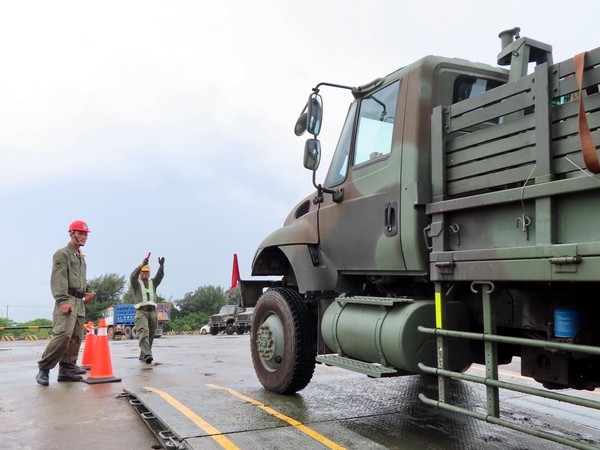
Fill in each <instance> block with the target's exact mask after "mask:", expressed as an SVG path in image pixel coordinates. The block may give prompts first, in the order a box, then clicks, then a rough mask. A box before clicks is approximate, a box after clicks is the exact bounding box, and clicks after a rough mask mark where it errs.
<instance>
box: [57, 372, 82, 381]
mask: <svg viewBox="0 0 600 450" xmlns="http://www.w3.org/2000/svg"><path fill="white" fill-rule="evenodd" d="M81 380H83V377H82V376H81V375H77V374H75V373H73V372H62V373H60V372H59V373H58V379H57V381H81Z"/></svg>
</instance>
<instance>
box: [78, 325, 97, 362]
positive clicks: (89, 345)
mask: <svg viewBox="0 0 600 450" xmlns="http://www.w3.org/2000/svg"><path fill="white" fill-rule="evenodd" d="M85 327H86V328H87V330H88V332H87V334H86V335H85V345H84V346H83V356H82V357H81V368H82V369H88V370H89V369H91V368H92V362H93V360H92V355H93V354H94V345H95V344H96V333H94V322H88V323H87V325H85Z"/></svg>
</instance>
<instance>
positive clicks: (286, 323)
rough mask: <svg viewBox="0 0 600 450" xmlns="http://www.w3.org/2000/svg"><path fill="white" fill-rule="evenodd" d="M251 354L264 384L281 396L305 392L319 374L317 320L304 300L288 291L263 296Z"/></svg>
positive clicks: (274, 291) (259, 377)
mask: <svg viewBox="0 0 600 450" xmlns="http://www.w3.org/2000/svg"><path fill="white" fill-rule="evenodd" d="M251 334H252V337H251V339H250V350H251V353H252V363H253V364H254V371H255V372H256V375H257V376H258V379H259V381H260V382H261V384H262V385H263V386H264V387H265V388H266V389H268V390H270V391H273V392H276V393H278V394H293V393H295V392H298V391H300V390H302V389H304V388H305V387H306V386H307V385H308V383H309V382H310V379H311V378H312V375H313V373H314V371H315V364H316V363H315V356H316V353H317V339H316V329H315V320H314V318H313V317H312V315H311V312H310V310H309V308H308V307H307V305H306V304H305V303H304V302H303V301H302V297H301V296H300V294H298V293H297V292H296V291H294V290H292V289H288V288H276V289H271V290H269V291H267V292H265V293H264V294H263V295H261V297H260V299H259V300H258V303H257V305H256V309H255V310H254V317H253V319H252V330H251Z"/></svg>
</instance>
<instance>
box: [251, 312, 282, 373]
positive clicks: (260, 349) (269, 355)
mask: <svg viewBox="0 0 600 450" xmlns="http://www.w3.org/2000/svg"><path fill="white" fill-rule="evenodd" d="M284 343H285V338H284V334H283V325H282V324H281V320H280V319H279V317H278V316H277V315H275V314H271V315H270V316H268V317H267V319H266V320H265V321H264V322H263V323H262V324H261V325H260V327H259V329H258V332H257V333H256V351H257V353H258V355H259V356H260V358H261V360H262V363H263V365H264V366H265V368H267V369H269V370H276V369H277V368H278V367H279V365H280V364H281V361H283V356H282V353H283V348H284Z"/></svg>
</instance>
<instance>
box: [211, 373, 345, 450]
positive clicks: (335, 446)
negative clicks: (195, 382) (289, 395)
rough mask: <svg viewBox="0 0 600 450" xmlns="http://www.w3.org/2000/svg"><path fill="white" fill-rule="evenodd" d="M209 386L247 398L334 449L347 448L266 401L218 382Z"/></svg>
mask: <svg viewBox="0 0 600 450" xmlns="http://www.w3.org/2000/svg"><path fill="white" fill-rule="evenodd" d="M207 386H208V387H211V388H214V389H222V390H224V391H227V392H229V393H230V394H231V395H233V396H234V397H237V398H241V399H242V400H245V401H247V402H249V403H252V404H253V405H254V406H258V407H259V408H260V409H262V410H263V411H265V412H267V413H269V414H271V415H273V416H275V417H277V418H278V419H280V420H283V421H284V422H287V423H289V424H290V425H291V426H293V427H295V428H297V429H298V430H300V431H302V432H303V433H305V434H307V435H308V436H310V437H311V438H313V439H315V440H316V441H319V442H320V443H321V444H323V445H325V446H326V447H328V448H333V449H336V450H345V447H342V446H341V445H338V444H336V443H335V442H333V441H331V440H329V439H327V438H326V437H325V436H323V435H322V434H319V433H317V432H316V431H314V430H312V429H310V428H309V427H307V426H306V425H303V424H301V423H300V422H298V421H297V420H296V419H293V418H291V417H288V416H286V415H285V414H281V413H280V412H279V411H276V410H274V409H273V408H271V407H269V406H267V405H265V404H264V403H261V402H259V401H258V400H254V399H253V398H250V397H247V396H245V395H244V394H240V393H239V392H237V391H234V390H233V389H229V388H224V387H221V386H217V385H216V384H207Z"/></svg>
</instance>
